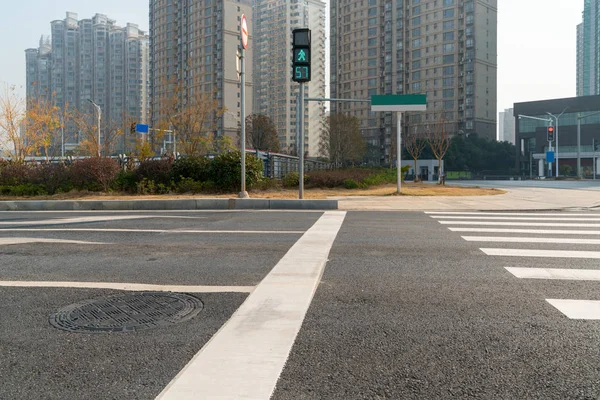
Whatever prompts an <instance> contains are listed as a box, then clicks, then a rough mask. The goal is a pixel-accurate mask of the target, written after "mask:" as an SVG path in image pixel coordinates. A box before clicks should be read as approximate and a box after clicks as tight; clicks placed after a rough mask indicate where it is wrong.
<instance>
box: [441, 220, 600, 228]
mask: <svg viewBox="0 0 600 400" xmlns="http://www.w3.org/2000/svg"><path fill="white" fill-rule="evenodd" d="M438 222H439V223H440V224H442V225H490V226H552V227H557V228H560V227H563V228H567V227H571V228H600V224H570V223H563V222H552V223H547V222H497V221H438Z"/></svg>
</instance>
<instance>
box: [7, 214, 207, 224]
mask: <svg viewBox="0 0 600 400" xmlns="http://www.w3.org/2000/svg"><path fill="white" fill-rule="evenodd" d="M149 218H153V219H160V218H165V219H206V217H190V216H181V215H105V216H96V217H78V218H54V219H45V220H21V221H0V225H61V224H80V223H86V222H108V221H123V220H130V219H149Z"/></svg>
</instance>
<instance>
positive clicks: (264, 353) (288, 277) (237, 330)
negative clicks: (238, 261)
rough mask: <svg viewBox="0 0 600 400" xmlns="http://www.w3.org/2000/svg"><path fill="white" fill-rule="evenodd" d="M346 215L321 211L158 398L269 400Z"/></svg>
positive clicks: (169, 399)
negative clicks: (308, 227) (316, 219)
mask: <svg viewBox="0 0 600 400" xmlns="http://www.w3.org/2000/svg"><path fill="white" fill-rule="evenodd" d="M345 216H346V213H345V212H337V211H333V212H326V213H325V214H324V215H323V216H322V217H321V218H320V219H319V220H318V221H317V222H316V223H315V224H314V225H313V226H312V227H311V228H310V229H309V230H308V231H307V232H306V233H305V234H304V235H303V236H302V237H301V238H300V239H299V240H298V241H297V242H296V244H294V246H292V248H291V249H290V250H289V251H288V253H287V254H286V255H285V256H284V257H283V258H282V259H281V260H280V261H279V263H278V264H277V265H276V266H275V267H274V268H273V270H271V272H270V273H269V274H268V275H267V276H266V277H265V279H264V280H263V281H262V282H261V283H260V284H259V285H258V286H257V287H256V289H255V290H254V292H252V294H251V295H250V296H249V297H248V298H247V299H246V301H245V302H244V304H242V305H241V306H240V308H239V309H238V310H237V311H236V312H235V314H234V315H233V316H232V317H231V319H230V320H229V321H228V322H227V323H226V324H225V325H224V326H223V327H222V328H221V329H220V330H219V331H218V332H217V333H216V334H215V335H214V336H213V338H212V339H211V340H210V341H209V342H208V343H207V344H206V345H205V346H204V347H203V348H202V349H201V350H200V352H198V354H196V356H195V357H194V358H193V359H192V360H191V361H190V362H189V363H188V365H187V366H186V367H185V368H184V369H183V370H182V371H181V372H180V373H179V374H178V375H177V376H176V377H175V379H173V381H171V383H170V384H169V385H168V386H167V387H166V388H165V390H164V391H163V392H162V393H161V394H160V395H159V396H158V398H157V399H161V400H171V399H172V400H175V399H176V400H186V399H264V400H267V399H269V398H270V397H271V395H272V394H273V391H274V389H275V385H276V384H277V380H278V379H279V375H280V374H281V371H282V370H283V367H284V365H285V363H286V361H287V358H288V356H289V353H290V351H291V349H292V346H293V344H294V341H295V340H296V336H297V334H298V332H299V331H300V327H301V326H302V322H303V321H304V317H305V316H306V312H307V311H308V308H309V306H310V303H311V301H312V298H313V296H314V293H315V291H316V290H317V287H318V285H319V282H320V280H321V276H322V274H323V271H324V269H325V265H326V263H327V259H328V256H329V251H330V250H331V247H332V245H333V242H334V241H335V238H336V236H337V234H338V231H339V229H340V228H341V226H342V223H343V222H344V218H345Z"/></svg>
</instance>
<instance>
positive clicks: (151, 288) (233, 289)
mask: <svg viewBox="0 0 600 400" xmlns="http://www.w3.org/2000/svg"><path fill="white" fill-rule="evenodd" d="M0 287H37V288H40V287H43V288H70V289H113V290H125V291H141V292H179V293H251V292H252V291H253V290H254V286H189V285H151V284H143V283H118V282H52V281H43V282H35V281H0Z"/></svg>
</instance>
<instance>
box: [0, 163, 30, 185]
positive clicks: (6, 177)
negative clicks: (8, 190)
mask: <svg viewBox="0 0 600 400" xmlns="http://www.w3.org/2000/svg"><path fill="white" fill-rule="evenodd" d="M33 179H34V171H33V167H32V166H31V165H29V164H16V163H9V164H7V165H4V167H3V168H2V169H1V170H0V185H2V186H18V185H22V184H25V183H31V181H32V180H33Z"/></svg>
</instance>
